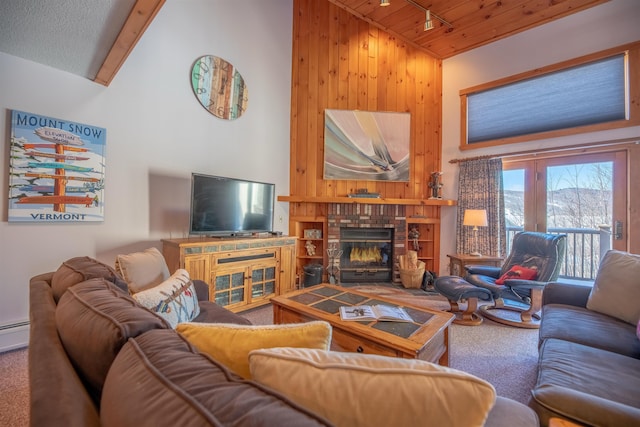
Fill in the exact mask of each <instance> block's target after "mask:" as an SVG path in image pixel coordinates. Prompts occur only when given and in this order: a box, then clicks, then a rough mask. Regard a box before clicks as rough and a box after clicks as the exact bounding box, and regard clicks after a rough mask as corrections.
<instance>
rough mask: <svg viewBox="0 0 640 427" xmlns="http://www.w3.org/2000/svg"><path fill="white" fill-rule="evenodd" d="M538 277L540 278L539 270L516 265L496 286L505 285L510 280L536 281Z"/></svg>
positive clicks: (497, 281)
mask: <svg viewBox="0 0 640 427" xmlns="http://www.w3.org/2000/svg"><path fill="white" fill-rule="evenodd" d="M536 277H538V270H537V269H536V268H527V267H523V266H521V265H514V266H513V267H511V268H510V269H509V271H507V272H506V273H504V274H503V275H502V276H500V278H499V279H498V280H496V285H504V281H505V280H509V279H520V280H536Z"/></svg>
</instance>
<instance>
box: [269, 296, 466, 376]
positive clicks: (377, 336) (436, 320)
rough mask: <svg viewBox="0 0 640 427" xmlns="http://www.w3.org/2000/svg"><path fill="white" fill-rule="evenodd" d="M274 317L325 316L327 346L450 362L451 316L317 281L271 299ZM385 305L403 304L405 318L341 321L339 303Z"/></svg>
mask: <svg viewBox="0 0 640 427" xmlns="http://www.w3.org/2000/svg"><path fill="white" fill-rule="evenodd" d="M271 304H272V305H273V321H274V323H276V324H281V323H301V322H308V321H312V320H325V321H327V322H329V323H330V324H331V326H332V328H333V334H332V341H331V350H335V351H348V352H357V353H368V354H378V355H384V356H392V357H401V358H405V359H420V360H426V361H428V362H434V363H439V364H440V365H443V366H448V365H449V327H450V325H451V322H452V321H453V319H454V318H455V316H454V315H453V314H451V313H447V312H444V311H438V310H428V309H425V308H421V307H418V306H415V305H411V304H407V303H398V302H394V301H392V300H390V299H386V298H384V297H381V296H377V295H371V294H369V293H365V292H358V291H355V290H352V289H349V288H343V287H341V286H336V285H330V284H320V285H316V286H313V287H310V288H305V289H302V290H299V291H295V292H291V293H288V294H285V295H280V296H277V297H274V298H272V299H271ZM375 304H386V305H391V306H397V307H404V308H405V310H407V312H408V313H409V315H410V316H411V318H412V319H413V323H406V322H378V321H371V322H367V321H343V320H341V319H340V314H339V309H340V306H352V305H375Z"/></svg>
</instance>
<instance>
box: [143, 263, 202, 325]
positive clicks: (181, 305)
mask: <svg viewBox="0 0 640 427" xmlns="http://www.w3.org/2000/svg"><path fill="white" fill-rule="evenodd" d="M133 298H134V299H135V300H136V301H138V303H139V304H140V305H142V306H144V307H146V308H148V309H149V310H151V311H153V312H154V313H156V314H158V315H160V316H162V317H163V318H164V319H165V320H166V321H167V322H169V324H170V325H171V327H172V328H175V327H176V326H177V325H178V323H180V322H190V321H192V320H193V319H194V318H195V317H196V316H198V314H200V306H199V305H198V296H197V295H196V289H195V287H194V286H193V282H192V281H191V280H190V279H189V272H187V270H185V269H182V268H181V269H178V270H176V272H175V273H173V275H171V277H169V278H168V279H167V280H165V281H164V282H162V283H161V284H159V285H158V286H156V287H154V288H151V289H147V290H145V291H141V292H138V293H135V294H133Z"/></svg>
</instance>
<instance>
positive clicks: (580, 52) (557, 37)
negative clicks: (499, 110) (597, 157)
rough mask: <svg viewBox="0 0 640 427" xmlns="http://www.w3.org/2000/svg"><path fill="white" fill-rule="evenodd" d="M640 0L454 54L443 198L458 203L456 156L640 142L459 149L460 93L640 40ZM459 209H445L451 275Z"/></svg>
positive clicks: (603, 136) (602, 136) (572, 139)
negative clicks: (553, 147)
mask: <svg viewBox="0 0 640 427" xmlns="http://www.w3.org/2000/svg"><path fill="white" fill-rule="evenodd" d="M639 18H640V1H637V0H612V1H610V2H608V3H605V4H603V5H600V6H596V7H593V8H591V9H587V10H586V11H583V12H580V13H577V14H574V15H571V16H568V17H566V18H563V19H560V20H557V21H554V22H551V23H549V24H546V25H543V26H540V27H537V28H534V29H531V30H529V31H525V32H523V33H521V34H518V35H515V36H512V37H509V38H507V39H504V40H499V41H497V42H494V43H492V44H489V45H486V46H483V47H480V48H478V49H474V50H472V51H469V52H467V53H463V54H460V55H456V56H455V57H453V58H450V59H447V60H445V61H443V64H442V74H443V99H442V105H443V107H442V108H443V111H442V117H443V119H442V141H443V147H442V158H443V161H442V170H443V172H444V175H443V182H444V184H445V185H444V187H443V197H444V198H447V199H457V194H458V193H457V192H458V186H457V180H458V166H457V164H451V163H449V160H451V159H454V158H465V157H473V156H479V155H485V154H495V153H509V152H514V151H519V150H523V149H532V148H546V147H551V146H567V145H573V144H580V143H586V142H598V141H606V140H613V139H618V138H629V137H638V138H640V127H634V128H629V129H617V130H611V131H606V132H593V133H589V134H582V135H574V136H569V137H563V138H554V139H547V140H539V141H535V142H528V143H520V144H512V145H509V146H500V147H491V148H484V149H475V150H465V151H464V152H461V151H460V150H459V148H458V147H459V146H460V96H459V94H460V90H462V89H466V88H469V87H472V86H476V85H479V84H482V83H486V82H491V81H493V80H497V79H500V78H502V77H507V76H511V75H514V74H518V73H521V72H524V71H530V70H533V69H535V68H538V67H543V66H546V65H551V64H555V63H558V62H562V61H565V60H568V59H573V58H577V57H580V56H584V55H587V54H589V53H593V52H598V51H601V50H605V49H607V48H611V47H615V46H620V45H623V44H626V43H631V42H635V41H639V40H640V25H638V19H639ZM456 215H457V209H455V208H443V209H442V228H441V244H440V248H441V256H440V259H441V265H440V272H441V274H445V272H448V271H449V267H448V263H447V261H448V258H447V257H446V254H449V253H454V252H455V240H456V239H455V223H456Z"/></svg>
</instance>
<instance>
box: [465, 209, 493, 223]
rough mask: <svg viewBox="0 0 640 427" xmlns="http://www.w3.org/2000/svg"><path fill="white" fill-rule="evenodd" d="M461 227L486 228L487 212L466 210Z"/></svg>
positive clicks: (483, 210)
mask: <svg viewBox="0 0 640 427" xmlns="http://www.w3.org/2000/svg"><path fill="white" fill-rule="evenodd" d="M462 225H472V226H474V227H486V226H487V225H488V223H487V211H486V210H485V209H467V210H465V211H464V219H463V220H462Z"/></svg>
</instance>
